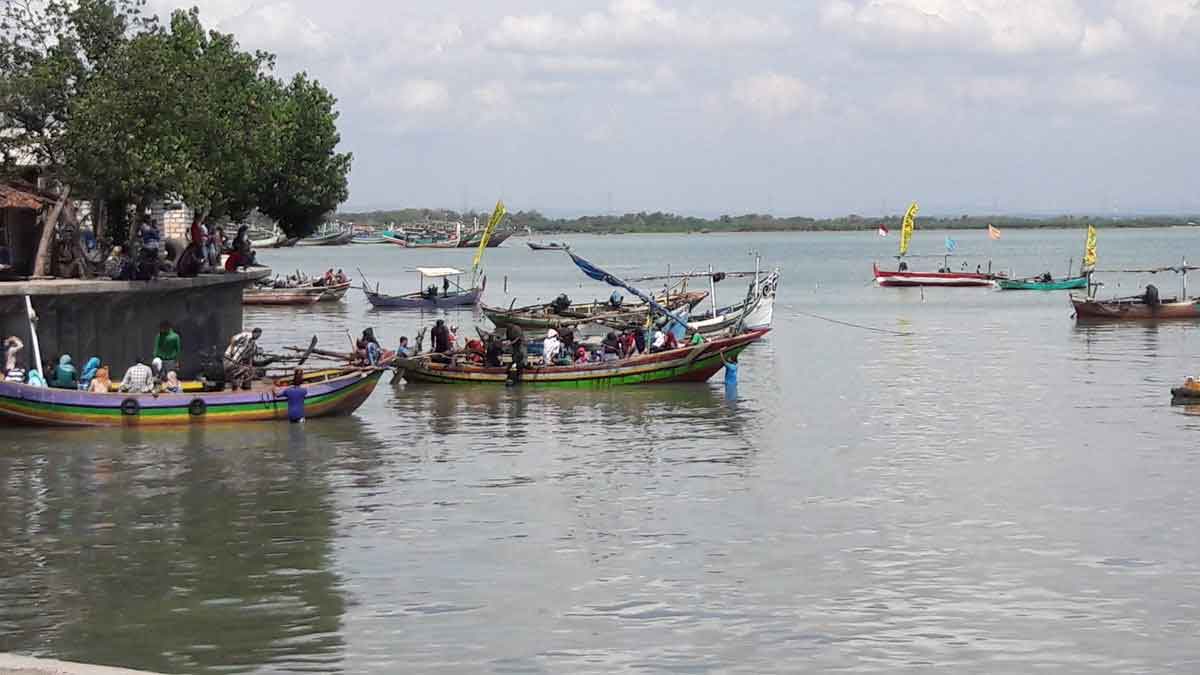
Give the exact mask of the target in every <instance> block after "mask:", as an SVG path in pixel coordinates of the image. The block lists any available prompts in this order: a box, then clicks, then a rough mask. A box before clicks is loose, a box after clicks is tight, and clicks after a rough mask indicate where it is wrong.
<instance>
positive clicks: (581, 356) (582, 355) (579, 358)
mask: <svg viewBox="0 0 1200 675" xmlns="http://www.w3.org/2000/svg"><path fill="white" fill-rule="evenodd" d="M590 360H591V359H590V358H589V357H588V350H587V347H585V346H583V345H579V346H578V347H576V348H575V363H587V362H588V361H590Z"/></svg>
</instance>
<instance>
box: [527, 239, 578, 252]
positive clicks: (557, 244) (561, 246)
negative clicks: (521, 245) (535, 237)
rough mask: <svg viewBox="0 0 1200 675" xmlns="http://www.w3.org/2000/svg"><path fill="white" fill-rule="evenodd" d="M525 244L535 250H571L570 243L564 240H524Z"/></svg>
mask: <svg viewBox="0 0 1200 675" xmlns="http://www.w3.org/2000/svg"><path fill="white" fill-rule="evenodd" d="M525 245H526V246H528V247H529V248H531V249H533V250H535V251H569V250H571V247H570V245H568V244H566V243H565V242H561V241H547V242H538V241H527V242H525Z"/></svg>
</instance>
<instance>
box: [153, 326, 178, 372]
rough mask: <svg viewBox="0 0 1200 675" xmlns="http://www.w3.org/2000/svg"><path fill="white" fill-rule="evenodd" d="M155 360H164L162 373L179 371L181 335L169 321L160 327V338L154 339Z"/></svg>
mask: <svg viewBox="0 0 1200 675" xmlns="http://www.w3.org/2000/svg"><path fill="white" fill-rule="evenodd" d="M154 358H156V359H162V363H163V367H162V372H164V373H168V372H170V371H172V370H175V371H178V370H179V333H176V332H175V331H174V330H172V329H171V323H170V322H169V321H163V322H162V323H161V324H159V325H158V336H157V337H156V338H154Z"/></svg>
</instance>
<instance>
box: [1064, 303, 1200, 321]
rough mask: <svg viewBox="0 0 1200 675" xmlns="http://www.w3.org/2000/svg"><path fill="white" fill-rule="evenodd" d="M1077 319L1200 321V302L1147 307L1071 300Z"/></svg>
mask: <svg viewBox="0 0 1200 675" xmlns="http://www.w3.org/2000/svg"><path fill="white" fill-rule="evenodd" d="M1071 304H1072V305H1074V307H1075V317H1076V318H1077V319H1079V320H1103V321H1158V320H1166V319H1200V302H1197V301H1196V300H1183V301H1180V300H1164V301H1163V302H1161V303H1159V304H1157V305H1147V304H1146V303H1144V302H1142V301H1140V300H1136V299H1129V300H1087V299H1084V298H1076V297H1072V298H1071Z"/></svg>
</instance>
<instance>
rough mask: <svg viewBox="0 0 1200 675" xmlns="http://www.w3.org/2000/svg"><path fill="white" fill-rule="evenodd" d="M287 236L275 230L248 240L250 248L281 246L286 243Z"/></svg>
mask: <svg viewBox="0 0 1200 675" xmlns="http://www.w3.org/2000/svg"><path fill="white" fill-rule="evenodd" d="M287 240H288V237H287V235H286V234H284V233H282V232H275V233H274V234H268V235H265V236H263V237H259V238H257V239H251V240H250V247H251V248H281V247H282V246H284V245H285V244H286V243H287Z"/></svg>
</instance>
